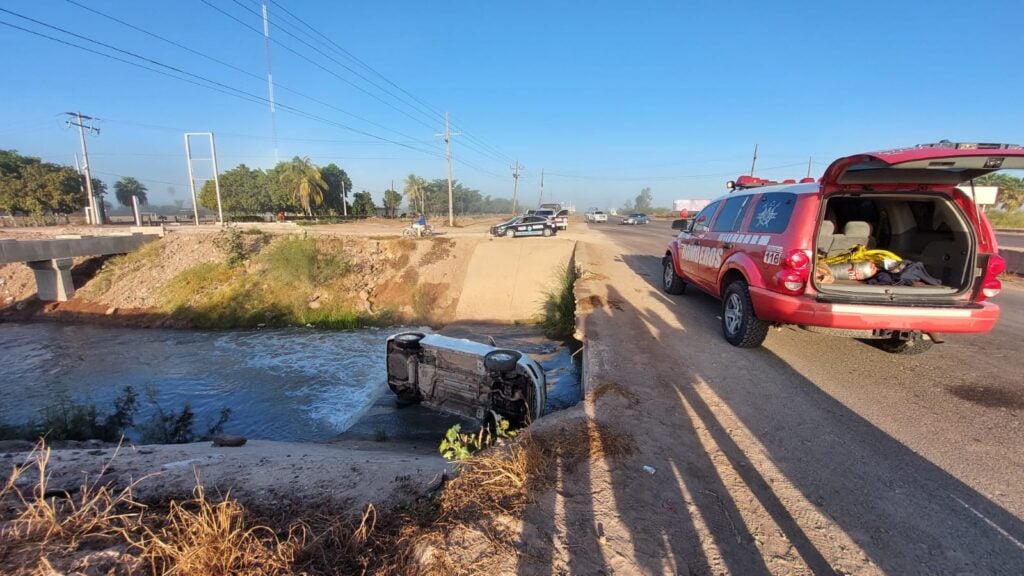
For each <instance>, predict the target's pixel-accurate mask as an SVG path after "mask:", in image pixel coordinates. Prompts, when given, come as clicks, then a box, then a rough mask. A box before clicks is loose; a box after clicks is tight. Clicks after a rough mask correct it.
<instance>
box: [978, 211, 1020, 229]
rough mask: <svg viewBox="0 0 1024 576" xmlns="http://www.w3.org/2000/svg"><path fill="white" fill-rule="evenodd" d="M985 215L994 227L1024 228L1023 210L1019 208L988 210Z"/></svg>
mask: <svg viewBox="0 0 1024 576" xmlns="http://www.w3.org/2000/svg"><path fill="white" fill-rule="evenodd" d="M985 216H986V217H987V218H988V221H989V222H990V223H991V224H992V226H993V227H995V228H1024V212H1021V211H1019V210H1017V211H1014V212H1006V211H1003V210H989V211H988V212H986V213H985Z"/></svg>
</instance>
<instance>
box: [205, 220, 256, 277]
mask: <svg viewBox="0 0 1024 576" xmlns="http://www.w3.org/2000/svg"><path fill="white" fill-rule="evenodd" d="M213 243H214V245H215V246H217V248H220V249H221V251H222V252H224V255H225V256H226V257H227V264H228V266H229V267H231V268H234V267H235V266H238V265H239V264H242V263H243V262H245V261H246V260H248V259H249V253H248V252H247V251H246V250H245V240H244V239H243V238H242V231H241V230H239V229H238V228H236V227H234V226H229V227H227V228H225V229H223V230H221V231H220V232H218V233H217V236H216V237H214V239H213Z"/></svg>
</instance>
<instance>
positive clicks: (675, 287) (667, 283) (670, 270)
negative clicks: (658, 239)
mask: <svg viewBox="0 0 1024 576" xmlns="http://www.w3.org/2000/svg"><path fill="white" fill-rule="evenodd" d="M663 263H664V265H665V266H664V270H663V272H664V274H662V277H661V287H662V289H663V290H665V292H668V293H669V294H682V293H683V292H686V281H685V280H683V279H682V278H680V277H679V275H678V274H676V265H675V264H673V263H672V258H671V257H670V256H666V257H665V258H664V261H663Z"/></svg>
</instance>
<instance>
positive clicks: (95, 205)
mask: <svg viewBox="0 0 1024 576" xmlns="http://www.w3.org/2000/svg"><path fill="white" fill-rule="evenodd" d="M65 114H67V115H68V116H71V118H72V119H69V120H68V121H67V125H68V127H71V126H78V137H79V139H80V140H81V142H82V162H83V163H85V166H83V169H84V170H85V192H86V194H88V195H89V205H90V206H91V207H92V218H93V224H99V225H103V223H105V222H106V221H107V210H106V207H105V206H103V198H102V197H100V198H98V199H97V198H96V196H95V195H94V194H93V189H92V169H91V163H90V162H89V147H88V146H86V144H85V131H86V130H89V132H90V133H91V134H99V133H100V129H99V128H97V127H95V126H92V125H87V124H84V123H83V122H82V121H83V120H95V118H93V117H92V116H85V115H84V114H82V113H81V112H65Z"/></svg>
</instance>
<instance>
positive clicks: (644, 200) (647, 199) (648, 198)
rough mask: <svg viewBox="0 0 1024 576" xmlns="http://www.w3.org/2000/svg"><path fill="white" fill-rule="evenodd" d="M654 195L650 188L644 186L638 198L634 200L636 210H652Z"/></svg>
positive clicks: (634, 209)
mask: <svg viewBox="0 0 1024 576" xmlns="http://www.w3.org/2000/svg"><path fill="white" fill-rule="evenodd" d="M653 202H654V196H653V195H652V194H651V189H650V188H644V189H643V190H641V191H640V194H637V197H636V200H634V201H633V211H634V212H650V211H651V208H653V207H654V204H653Z"/></svg>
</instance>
